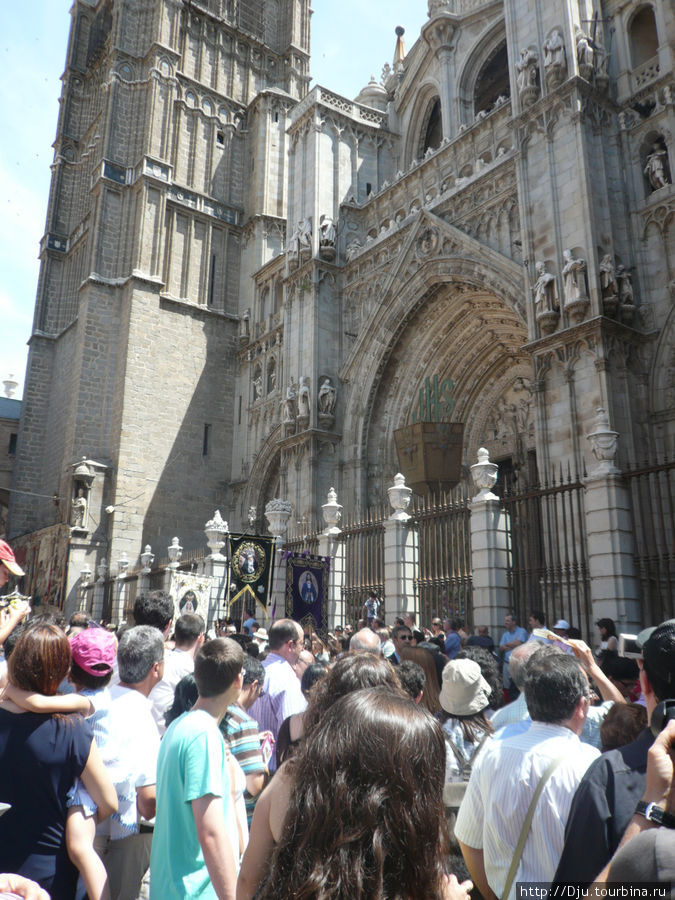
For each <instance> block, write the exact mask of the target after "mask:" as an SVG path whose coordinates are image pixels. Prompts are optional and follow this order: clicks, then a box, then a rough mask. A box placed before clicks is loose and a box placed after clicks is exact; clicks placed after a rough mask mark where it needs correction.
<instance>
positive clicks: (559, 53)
mask: <svg viewBox="0 0 675 900" xmlns="http://www.w3.org/2000/svg"><path fill="white" fill-rule="evenodd" d="M543 50H544V70H545V72H546V84H547V85H548V87H549V88H554V87H557V86H558V85H559V84H562V82H563V81H564V80H565V75H566V74H567V59H566V56H565V40H564V38H563V36H562V31H561V30H560V29H559V28H554V29H553V31H552V32H551V34H550V35H549V36H548V38H547V40H546V41H545V42H544V46H543Z"/></svg>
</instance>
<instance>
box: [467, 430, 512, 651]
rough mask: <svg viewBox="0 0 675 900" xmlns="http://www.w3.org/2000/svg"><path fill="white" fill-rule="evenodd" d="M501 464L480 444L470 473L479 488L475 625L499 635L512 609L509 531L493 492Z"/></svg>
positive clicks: (474, 503) (474, 515)
mask: <svg viewBox="0 0 675 900" xmlns="http://www.w3.org/2000/svg"><path fill="white" fill-rule="evenodd" d="M497 471H498V466H497V464H496V463H493V462H490V454H489V453H488V451H487V450H486V449H485V448H484V447H481V449H480V450H479V451H478V462H476V463H474V464H473V465H472V466H471V476H472V478H473V481H474V484H475V485H476V487H477V488H479V491H478V493H477V494H476V496H475V497H474V498H473V499H472V500H471V504H470V507H469V508H470V510H471V567H472V584H473V621H474V625H487V626H488V628H489V630H490V633H491V634H492V636H493V637H496V636H497V634H498V633H499V631H500V629H501V628H502V627H503V625H504V616H505V615H506V614H507V613H508V612H509V605H510V604H509V591H508V579H507V574H508V564H509V531H508V527H507V517H506V514H505V513H504V511H503V510H502V509H501V507H500V503H499V497H497V495H496V494H493V493H492V488H493V487H494V486H495V484H496V482H497Z"/></svg>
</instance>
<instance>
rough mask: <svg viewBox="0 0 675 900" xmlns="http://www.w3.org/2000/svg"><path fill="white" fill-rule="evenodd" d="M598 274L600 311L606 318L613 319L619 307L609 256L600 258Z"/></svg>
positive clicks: (613, 271) (614, 274) (612, 263)
mask: <svg viewBox="0 0 675 900" xmlns="http://www.w3.org/2000/svg"><path fill="white" fill-rule="evenodd" d="M598 273H599V275H600V293H601V296H602V311H603V313H604V314H605V315H606V316H609V317H610V318H613V317H614V316H615V315H616V311H617V307H618V305H619V285H618V284H617V281H616V272H615V270H614V262H613V261H612V256H611V254H609V253H605V255H604V256H603V257H602V259H601V260H600V265H599V266H598Z"/></svg>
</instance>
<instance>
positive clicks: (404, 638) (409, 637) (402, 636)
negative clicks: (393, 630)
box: [398, 634, 412, 641]
mask: <svg viewBox="0 0 675 900" xmlns="http://www.w3.org/2000/svg"><path fill="white" fill-rule="evenodd" d="M398 638H399V640H400V641H412V635H411V634H399V636H398Z"/></svg>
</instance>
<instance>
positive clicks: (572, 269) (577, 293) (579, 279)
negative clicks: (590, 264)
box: [562, 250, 589, 324]
mask: <svg viewBox="0 0 675 900" xmlns="http://www.w3.org/2000/svg"><path fill="white" fill-rule="evenodd" d="M563 257H564V260H565V264H564V266H563V270H562V277H563V292H564V295H565V312H566V313H567V316H568V318H569V320H570V322H572V323H574V324H576V323H578V322H581V321H583V319H584V316H585V315H586V310H587V309H588V304H589V300H588V297H587V296H586V278H585V272H586V260H585V259H580V258H579V259H575V258H574V256H573V255H572V251H571V250H564V251H563Z"/></svg>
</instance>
